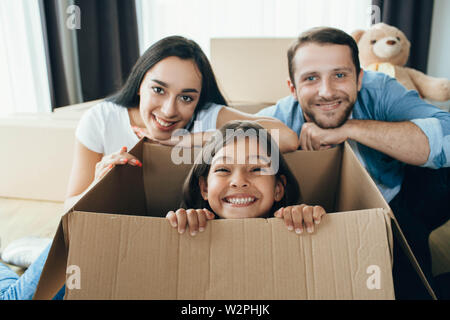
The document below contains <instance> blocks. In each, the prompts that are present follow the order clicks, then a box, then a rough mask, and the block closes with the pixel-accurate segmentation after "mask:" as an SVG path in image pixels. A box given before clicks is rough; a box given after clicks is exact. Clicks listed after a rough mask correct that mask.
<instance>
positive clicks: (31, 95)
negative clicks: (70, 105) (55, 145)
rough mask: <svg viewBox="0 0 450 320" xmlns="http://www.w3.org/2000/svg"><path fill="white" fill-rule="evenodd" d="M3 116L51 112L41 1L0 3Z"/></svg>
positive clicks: (11, 0) (0, 62)
mask: <svg viewBox="0 0 450 320" xmlns="http://www.w3.org/2000/svg"><path fill="white" fill-rule="evenodd" d="M0 70H1V71H0V97H2V102H1V104H0V115H4V114H8V113H12V112H50V111H51V100H50V91H49V84H48V74H47V64H46V58H45V48H44V40H43V33H42V27H41V17H40V11H39V2H38V1H29V0H1V1H0Z"/></svg>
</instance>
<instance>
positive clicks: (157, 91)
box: [152, 87, 164, 94]
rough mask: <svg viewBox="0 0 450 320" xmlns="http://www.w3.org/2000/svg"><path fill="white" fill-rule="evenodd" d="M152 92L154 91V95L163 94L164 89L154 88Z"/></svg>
mask: <svg viewBox="0 0 450 320" xmlns="http://www.w3.org/2000/svg"><path fill="white" fill-rule="evenodd" d="M152 90H153V92H154V93H157V94H163V93H164V89H163V88H160V87H152Z"/></svg>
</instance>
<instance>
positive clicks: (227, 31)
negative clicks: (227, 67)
mask: <svg viewBox="0 0 450 320" xmlns="http://www.w3.org/2000/svg"><path fill="white" fill-rule="evenodd" d="M136 1H137V2H136V3H137V11H138V21H139V30H140V41H141V43H140V47H141V53H143V52H144V51H145V50H146V49H147V48H148V47H149V46H150V45H151V44H153V43H154V42H156V41H157V40H159V39H161V38H163V37H165V36H169V35H175V34H177V35H182V36H185V37H188V38H191V39H193V40H195V41H196V42H197V43H198V44H199V45H200V46H201V47H202V48H203V50H204V51H205V53H206V54H207V55H209V41H210V38H215V37H241V38H247V37H249V38H250V37H252V38H253V37H284V38H286V37H296V36H297V35H298V34H299V33H300V32H302V31H304V30H306V29H309V28H311V27H316V26H321V25H324V26H325V25H326V26H332V27H337V28H340V29H342V30H344V31H346V32H348V33H350V32H352V31H353V30H356V29H366V28H367V27H369V26H370V21H371V2H372V1H371V0H345V1H336V0H315V1H310V0H282V1H279V0H245V1H242V0H191V1H186V0H136Z"/></svg>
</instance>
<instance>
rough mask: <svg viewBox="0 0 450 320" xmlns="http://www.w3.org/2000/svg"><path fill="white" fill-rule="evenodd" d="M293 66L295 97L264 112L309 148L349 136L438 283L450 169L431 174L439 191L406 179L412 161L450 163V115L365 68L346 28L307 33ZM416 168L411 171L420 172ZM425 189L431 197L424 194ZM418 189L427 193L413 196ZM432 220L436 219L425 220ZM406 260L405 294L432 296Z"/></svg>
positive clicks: (401, 293)
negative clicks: (434, 231) (436, 258)
mask: <svg viewBox="0 0 450 320" xmlns="http://www.w3.org/2000/svg"><path fill="white" fill-rule="evenodd" d="M288 66H289V80H288V86H289V88H290V91H291V94H292V95H291V96H289V97H286V98H284V99H281V100H280V101H279V102H278V103H277V104H276V105H275V106H272V107H268V108H266V109H263V110H261V111H260V112H259V115H264V116H272V117H275V118H278V119H280V120H281V121H283V122H284V123H285V124H286V125H288V126H289V127H290V128H291V129H293V130H294V131H296V132H297V134H298V135H299V145H300V147H301V148H302V149H304V150H322V149H327V148H330V147H332V146H333V145H337V144H339V143H342V142H344V141H348V142H349V143H350V145H351V147H352V149H353V150H354V151H355V153H356V155H357V156H358V159H359V160H360V161H361V163H362V164H363V165H364V166H365V168H366V169H367V171H368V172H369V173H370V175H371V176H372V178H373V179H374V181H375V183H376V184H377V186H378V188H379V189H380V191H381V193H382V194H383V196H384V198H385V199H386V201H387V202H388V203H389V204H390V206H391V208H392V210H393V212H394V214H395V216H396V218H397V220H398V221H399V223H400V226H401V227H402V229H403V231H404V233H405V236H406V238H407V240H408V242H409V244H410V245H411V247H412V250H413V252H414V253H415V255H416V257H417V258H418V260H419V263H420V265H421V266H422V268H423V269H424V273H425V274H426V275H427V278H428V279H429V281H430V282H431V283H433V281H432V280H433V279H432V278H431V256H430V251H429V247H428V237H429V234H430V232H431V230H430V228H428V227H429V225H432V227H433V228H435V227H436V226H438V225H439V224H442V223H443V222H445V221H446V220H447V219H448V216H449V212H450V208H449V206H450V205H449V204H448V203H450V200H449V199H450V191H449V190H450V187H449V182H450V181H449V180H450V174H449V171H450V169H448V168H445V169H441V170H437V171H436V170H433V172H431V173H430V172H429V173H427V174H426V175H425V176H426V177H427V178H428V182H431V184H433V186H436V184H438V188H434V189H430V187H432V186H430V185H427V186H426V187H423V186H420V185H418V186H417V187H415V186H414V183H415V182H417V181H415V180H412V181H410V180H409V178H410V175H408V179H405V182H406V181H408V186H405V184H404V183H403V182H404V175H405V167H406V166H405V164H406V165H412V166H422V167H428V168H432V169H439V168H443V167H449V166H450V114H449V113H448V112H444V111H442V110H440V109H438V108H436V107H434V106H432V105H430V104H427V103H426V102H424V101H423V100H421V99H420V98H419V96H418V94H417V92H415V91H407V90H406V89H405V88H404V87H403V86H402V85H401V84H399V83H398V82H397V81H396V80H395V79H393V78H390V77H389V76H386V75H384V74H382V73H377V72H370V71H368V72H365V71H363V70H362V69H361V68H360V63H359V58H358V47H357V44H356V42H355V41H354V40H353V38H352V37H351V36H349V35H348V34H346V33H345V32H343V31H341V30H338V29H334V28H324V27H323V28H322V27H321V28H313V29H311V30H308V31H306V32H304V33H302V34H301V35H300V36H299V38H298V39H297V40H296V41H295V42H294V43H293V44H292V46H291V47H290V49H289V51H288ZM412 166H411V167H408V169H407V170H408V172H411V174H416V173H417V172H416V171H415V170H417V169H416V167H412ZM420 169H422V168H420ZM421 174H422V173H421ZM430 177H431V178H430ZM418 179H419V178H418ZM420 179H422V178H420ZM430 179H432V180H430ZM436 181H437V182H436ZM402 183H403V185H402ZM419 187H423V190H421V191H424V192H425V194H420V193H418V192H419V189H418V188H419ZM436 190H437V191H436ZM414 194H419V195H420V197H417V196H415V197H414V198H411V195H414ZM427 197H428V198H429V199H428V200H430V201H432V203H430V202H427ZM428 209H429V210H428ZM430 211H431V212H433V213H434V215H433V216H432V215H431V214H430ZM436 212H439V215H437V216H436ZM424 215H426V216H425V217H424ZM424 218H425V219H429V218H433V220H434V221H433V223H431V224H430V223H428V222H429V221H428V222H423V219H424ZM395 247H396V250H398V248H397V247H398V246H395ZM397 254H400V252H399V251H397ZM403 258H404V257H394V280H395V281H399V282H400V283H401V285H397V286H396V294H397V297H400V298H401V297H403V298H415V297H416V298H417V297H418V298H422V297H426V292H425V293H424V292H420V290H422V289H420V283H416V284H415V286H416V287H414V285H413V282H414V281H412V280H411V279H413V278H414V277H415V276H414V275H413V272H414V271H413V270H410V271H411V272H412V273H411V274H410V277H412V278H406V273H405V272H404V270H405V269H404V268H405V266H407V261H402V259H403ZM402 265H403V267H402ZM399 268H400V269H399ZM399 270H400V271H399ZM397 272H398V274H397ZM402 277H405V278H402Z"/></svg>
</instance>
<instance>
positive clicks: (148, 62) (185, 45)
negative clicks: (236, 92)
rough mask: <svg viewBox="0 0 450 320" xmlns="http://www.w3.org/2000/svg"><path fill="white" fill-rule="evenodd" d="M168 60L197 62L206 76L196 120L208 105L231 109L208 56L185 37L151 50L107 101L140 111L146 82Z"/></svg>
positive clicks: (174, 37)
mask: <svg viewBox="0 0 450 320" xmlns="http://www.w3.org/2000/svg"><path fill="white" fill-rule="evenodd" d="M168 57H178V58H180V59H189V60H192V61H194V62H195V64H196V65H197V67H198V70H199V71H200V73H201V75H202V91H201V93H200V98H199V101H198V104H197V107H196V109H195V112H194V115H193V116H194V117H195V115H196V114H197V113H198V112H199V111H200V110H201V109H203V108H205V107H207V103H208V102H213V103H216V104H220V105H227V102H226V101H225V98H224V97H223V95H222V93H221V92H220V90H219V87H218V85H217V81H216V77H215V76H214V72H213V70H212V68H211V64H210V63H209V61H208V58H207V57H206V55H205V54H204V53H203V51H202V49H201V48H200V46H199V45H198V44H197V43H196V42H195V41H193V40H190V39H186V38H184V37H181V36H170V37H166V38H164V39H161V40H159V41H158V42H156V43H155V44H153V45H152V46H151V47H150V48H148V49H147V51H145V53H144V54H143V55H142V56H141V57H140V58H139V59H138V61H137V62H136V64H135V65H134V67H133V69H132V70H131V73H130V75H129V76H128V79H127V81H126V82H125V84H124V86H123V87H122V88H121V89H120V90H119V91H118V92H117V93H116V94H114V95H112V96H111V97H109V98H107V99H106V100H107V101H111V102H113V103H115V104H118V105H120V106H123V107H126V108H135V107H138V106H139V95H138V92H139V87H140V85H141V82H142V79H144V76H145V74H146V73H147V71H148V70H150V69H151V68H152V67H153V66H154V65H155V64H157V63H158V62H160V61H161V60H163V59H165V58H168Z"/></svg>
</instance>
